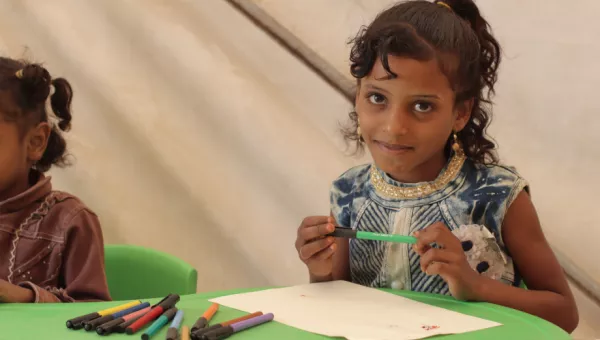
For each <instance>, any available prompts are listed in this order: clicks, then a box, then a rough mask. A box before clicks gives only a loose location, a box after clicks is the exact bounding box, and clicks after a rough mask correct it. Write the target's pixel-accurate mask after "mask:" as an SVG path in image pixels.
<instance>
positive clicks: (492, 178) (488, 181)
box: [467, 163, 529, 190]
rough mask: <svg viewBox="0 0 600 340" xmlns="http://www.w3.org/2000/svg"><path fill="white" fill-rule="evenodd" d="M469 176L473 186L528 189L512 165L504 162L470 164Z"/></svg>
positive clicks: (525, 182)
mask: <svg viewBox="0 0 600 340" xmlns="http://www.w3.org/2000/svg"><path fill="white" fill-rule="evenodd" d="M472 170H473V171H472V172H471V174H470V176H467V177H469V178H470V179H471V180H470V181H471V185H474V187H476V188H477V187H490V186H491V187H509V188H513V187H515V186H517V187H521V189H524V188H525V189H527V190H529V188H528V186H529V184H528V183H527V181H526V180H525V178H523V176H522V175H521V174H520V173H519V172H518V171H517V169H516V168H515V167H513V166H509V165H505V164H479V163H474V164H473V165H472Z"/></svg>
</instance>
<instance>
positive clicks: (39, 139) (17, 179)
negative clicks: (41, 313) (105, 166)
mask: <svg viewBox="0 0 600 340" xmlns="http://www.w3.org/2000/svg"><path fill="white" fill-rule="evenodd" d="M51 91H54V93H51ZM72 97H73V91H72V89H71V86H70V85H69V83H68V82H67V81H66V80H65V79H63V78H58V79H54V80H53V79H52V78H51V76H50V74H49V73H48V71H47V70H46V69H44V68H43V67H42V66H40V65H37V64H30V63H27V62H22V61H17V60H12V59H8V58H0V303H1V302H72V301H91V300H109V299H110V296H109V293H108V287H107V284H106V276H105V273H104V248H103V247H104V246H103V239H102V231H101V229H100V223H99V221H98V217H97V216H96V215H95V214H94V213H93V212H92V211H91V210H90V209H88V208H87V207H86V206H85V205H84V204H83V203H82V202H81V201H80V200H79V199H77V198H76V197H74V196H73V195H70V194H68V193H64V192H59V191H53V190H52V184H51V182H50V177H46V176H44V173H45V172H46V171H48V170H49V169H50V167H52V166H53V165H58V166H63V165H66V163H67V162H66V160H65V150H66V142H65V140H64V139H63V137H62V136H61V131H67V130H69V128H70V126H71V99H72Z"/></svg>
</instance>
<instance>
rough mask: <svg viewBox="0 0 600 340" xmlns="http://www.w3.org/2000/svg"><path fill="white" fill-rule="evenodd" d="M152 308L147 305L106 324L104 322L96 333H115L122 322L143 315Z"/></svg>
mask: <svg viewBox="0 0 600 340" xmlns="http://www.w3.org/2000/svg"><path fill="white" fill-rule="evenodd" d="M150 309H151V308H150V307H146V308H144V309H141V310H138V311H137V312H133V313H130V314H127V315H123V316H122V317H120V318H118V319H114V320H112V321H109V322H107V323H105V324H102V325H100V326H98V328H96V333H98V334H100V335H109V334H111V333H114V332H116V331H117V328H118V327H119V325H121V324H122V323H124V322H126V321H129V320H131V319H134V320H135V319H137V318H138V317H141V316H142V315H144V314H146V313H148V312H149V311H150Z"/></svg>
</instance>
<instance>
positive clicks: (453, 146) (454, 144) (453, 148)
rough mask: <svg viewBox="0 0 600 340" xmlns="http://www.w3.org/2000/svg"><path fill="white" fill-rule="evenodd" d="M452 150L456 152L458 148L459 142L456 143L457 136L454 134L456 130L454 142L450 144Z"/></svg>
mask: <svg viewBox="0 0 600 340" xmlns="http://www.w3.org/2000/svg"><path fill="white" fill-rule="evenodd" d="M452 150H454V152H458V150H460V144H459V143H458V136H457V135H456V132H454V143H453V144H452Z"/></svg>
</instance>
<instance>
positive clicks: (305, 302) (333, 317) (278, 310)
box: [210, 281, 500, 340]
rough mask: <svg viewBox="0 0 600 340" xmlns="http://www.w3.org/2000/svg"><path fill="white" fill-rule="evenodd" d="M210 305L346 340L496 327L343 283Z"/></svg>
mask: <svg viewBox="0 0 600 340" xmlns="http://www.w3.org/2000/svg"><path fill="white" fill-rule="evenodd" d="M210 301H211V302H215V303H218V304H221V305H224V306H227V307H231V308H234V309H238V310H242V311H245V312H248V313H253V312H256V311H262V312H263V313H273V314H274V315H275V321H277V322H280V323H283V324H286V325H288V326H292V327H296V328H299V329H302V330H305V331H308V332H312V333H317V334H322V335H326V336H331V337H344V338H346V339H348V340H413V339H423V338H426V337H431V336H433V335H439V334H456V333H466V332H471V331H476V330H481V329H486V328H491V327H495V326H499V325H500V324H499V323H496V322H492V321H488V320H483V319H480V318H476V317H472V316H469V315H464V314H461V313H457V312H453V311H450V310H447V309H443V308H439V307H435V306H431V305H427V304H424V303H421V302H417V301H413V300H410V299H407V298H403V297H401V296H397V295H394V294H390V293H386V292H383V291H380V290H377V289H373V288H368V287H364V286H361V285H357V284H353V283H350V282H347V281H333V282H326V283H316V284H307V285H300V286H293V287H287V288H277V289H270V290H264V291H259V292H253V293H244V294H236V295H230V296H224V297H220V298H215V299H212V300H210ZM432 326H438V328H431V327H432Z"/></svg>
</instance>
